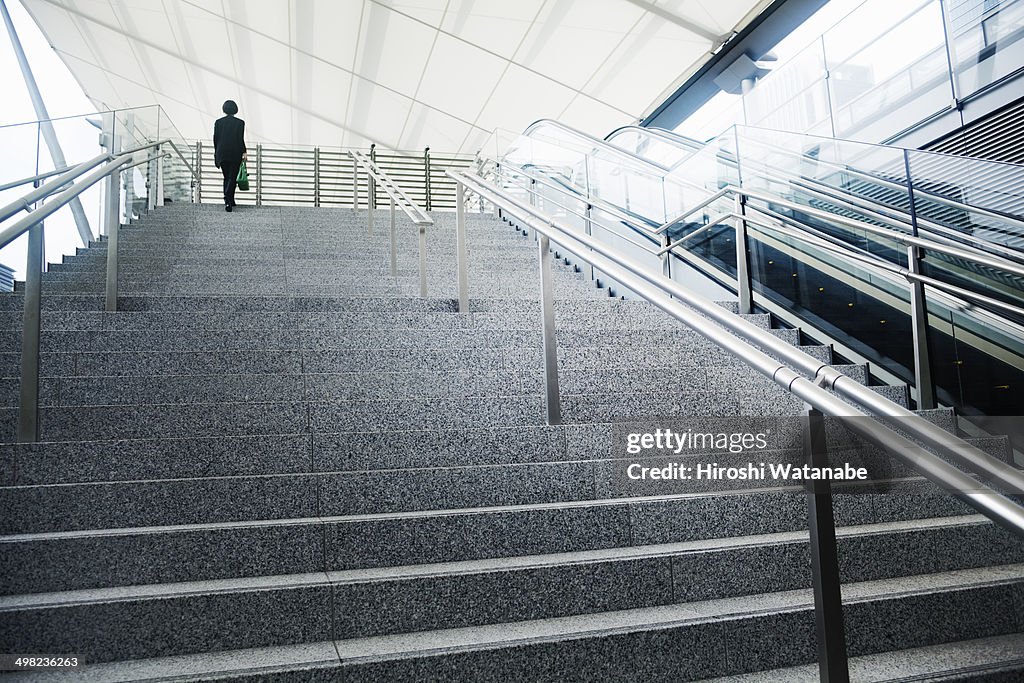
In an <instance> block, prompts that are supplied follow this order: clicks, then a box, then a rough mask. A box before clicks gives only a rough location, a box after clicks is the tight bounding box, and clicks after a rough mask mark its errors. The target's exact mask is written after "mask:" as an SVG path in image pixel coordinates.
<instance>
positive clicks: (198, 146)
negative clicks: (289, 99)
mask: <svg viewBox="0 0 1024 683" xmlns="http://www.w3.org/2000/svg"><path fill="white" fill-rule="evenodd" d="M191 151H192V159H193V163H194V164H195V166H196V167H197V168H198V169H199V170H200V175H201V183H200V191H199V201H200V202H203V203H212V202H217V203H219V202H220V201H221V195H220V187H221V182H222V179H221V176H220V172H219V171H218V170H217V169H216V168H215V167H214V165H213V148H212V146H211V145H210V144H209V143H206V142H196V143H193V145H192V150H191ZM351 151H358V150H353V149H351V148H342V147H319V146H318V147H311V148H295V147H283V146H277V145H270V144H263V143H261V144H257V145H253V146H250V148H249V153H248V161H247V170H248V173H249V180H250V188H251V189H250V191H249V192H248V193H239V194H238V196H237V199H238V200H239V202H240V203H242V204H255V205H257V206H260V205H263V204H268V205H283V206H324V207H329V206H334V207H339V206H353V205H357V206H366V205H367V204H368V203H369V201H370V197H369V194H370V187H369V185H368V184H367V182H366V178H365V176H364V177H363V178H362V179H361V180H360V181H359V182H356V183H353V179H354V178H355V176H357V175H358V173H357V171H356V166H355V165H354V163H353V161H352V158H351V156H350V154H349V153H350V152H351ZM373 161H374V163H376V164H377V166H378V167H379V168H380V169H381V171H382V172H384V173H386V174H387V175H388V176H389V177H391V178H392V179H393V180H394V181H395V183H396V184H398V185H399V186H401V187H402V189H403V191H404V192H405V193H406V194H407V195H408V196H409V198H411V199H412V200H414V201H415V202H416V203H418V204H419V205H420V206H423V207H424V208H425V209H426V210H427V211H434V210H452V209H454V208H455V185H454V183H453V182H452V181H451V179H450V178H448V177H447V176H446V175H445V173H446V172H447V171H448V170H449V169H468V168H471V167H472V166H473V164H474V162H475V157H474V156H472V155H462V154H432V153H429V152H428V151H424V152H418V153H416V152H400V151H394V150H382V149H379V148H376V149H374V152H373Z"/></svg>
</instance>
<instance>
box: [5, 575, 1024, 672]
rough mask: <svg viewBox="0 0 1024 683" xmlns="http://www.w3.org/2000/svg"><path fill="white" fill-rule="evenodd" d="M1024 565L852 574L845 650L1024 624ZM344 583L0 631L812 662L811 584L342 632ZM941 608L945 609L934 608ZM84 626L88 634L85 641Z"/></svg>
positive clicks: (403, 655) (138, 600)
mask: <svg viewBox="0 0 1024 683" xmlns="http://www.w3.org/2000/svg"><path fill="white" fill-rule="evenodd" d="M1021 571H1022V568H1021V567H1020V565H1009V566H1007V567H1005V568H1003V569H1001V570H999V571H996V570H962V571H957V572H944V573H936V574H932V575H929V576H928V577H911V578H896V579H883V580H878V581H865V582H861V583H857V584H851V585H850V586H849V587H848V588H849V590H848V597H847V607H846V609H847V612H848V613H849V616H848V620H849V622H850V624H849V627H848V633H849V640H850V646H849V649H850V653H851V654H852V655H854V656H856V655H863V654H870V653H874V652H880V651H886V650H892V649H894V648H895V649H900V648H906V647H914V646H919V645H922V644H926V643H932V642H935V641H936V640H943V639H947V640H948V639H950V634H956V635H955V637H956V638H959V639H972V638H981V637H991V636H996V635H1006V634H1011V633H1016V632H1018V631H1019V625H1018V624H1017V620H1016V619H1015V618H1014V617H1013V615H1006V616H1004V617H1002V618H994V615H995V614H999V613H1000V610H1001V608H1002V607H1003V606H1005V605H1006V604H1013V603H1014V602H1016V603H1019V601H1020V593H1021V589H1022V586H1024V580H1022V579H1021V573H1020V572H1021ZM338 593H339V590H338V588H337V585H336V584H334V583H333V582H332V580H331V577H330V576H322V575H314V576H308V575H292V576H286V577H273V578H270V577H268V578H266V579H260V580H250V581H246V582H239V581H231V582H216V581H214V582H192V583H188V584H181V585H177V586H159V587H154V588H143V587H139V588H135V589H130V590H125V589H122V590H120V591H117V592H116V593H115V592H114V591H104V590H95V591H87V592H84V593H83V594H79V595H74V596H63V595H57V596H52V597H46V596H41V598H37V599H36V600H31V599H20V600H15V599H10V600H9V601H5V603H7V604H8V605H10V607H9V608H7V609H5V610H4V611H5V612H6V614H5V615H4V616H5V619H4V620H3V626H0V628H2V629H3V631H2V632H3V635H4V640H5V642H8V643H11V644H12V646H13V649H17V650H18V651H32V652H34V651H40V652H65V651H66V652H70V651H72V650H76V651H77V652H78V653H80V656H82V657H83V659H85V660H86V661H90V662H104V661H112V660H132V659H144V658H150V657H159V656H170V655H179V654H190V653H196V652H211V651H213V652H215V651H224V650H231V649H242V648H253V647H269V646H274V645H290V644H296V643H318V642H325V641H329V640H334V641H335V646H336V648H337V650H336V652H337V653H338V654H339V655H340V659H341V662H342V666H343V667H345V668H346V670H345V673H346V674H347V675H352V676H354V677H359V678H363V677H365V676H367V675H370V674H371V672H373V671H375V670H380V666H381V665H382V664H386V666H387V671H388V675H389V678H391V679H392V680H395V679H405V678H416V679H418V680H451V679H460V680H461V679H465V678H466V677H467V676H469V677H472V675H473V674H476V675H479V674H480V672H481V670H482V668H481V667H483V666H487V667H494V670H495V671H502V672H503V675H504V676H505V677H508V678H513V679H523V680H527V679H528V680H548V679H553V678H552V676H553V675H554V674H556V672H559V673H560V674H561V672H564V671H565V670H570V671H572V672H573V674H574V676H575V677H576V678H578V679H579V680H597V679H600V678H603V677H610V678H613V679H620V678H624V677H626V676H628V675H636V674H637V673H638V672H643V673H644V678H645V680H669V679H672V680H680V679H683V680H695V679H698V678H703V677H708V676H713V675H722V674H727V673H742V672H748V671H758V670H761V669H766V668H778V667H781V666H791V665H796V664H805V663H808V662H811V661H813V659H814V649H813V645H812V643H811V638H810V636H811V634H813V631H814V616H813V614H814V611H813V601H812V598H811V594H810V591H808V590H795V591H782V592H776V593H770V594H764V595H760V596H758V599H757V601H756V603H755V604H751V601H750V600H749V599H745V598H724V599H719V600H703V601H694V602H687V603H683V604H678V605H664V606H658V607H653V608H646V609H632V610H616V611H607V612H601V613H597V614H582V615H576V616H571V617H561V618H549V619H533V620H529V621H521V622H516V625H515V627H514V628H510V627H509V626H506V625H504V624H487V625H482V626H474V627H465V628H458V629H445V630H432V631H424V632H422V633H418V634H417V633H409V634H398V635H391V636H377V637H367V638H358V637H352V636H351V635H350V634H348V633H346V632H345V630H344V629H345V621H344V619H345V613H344V612H343V611H341V610H337V609H335V606H336V604H337V603H338V602H339V600H338ZM46 600H49V602H45V601H46ZM14 605H17V606H18V607H17V608H16V609H15V608H14ZM940 612H941V613H942V615H943V618H942V619H935V618H933V616H934V615H935V614H936V613H940ZM1002 613H1003V614H1005V610H1004V611H1003V612H1002ZM227 624H232V625H236V626H234V627H232V628H226V625H227ZM237 624H245V628H239V627H237ZM182 625H187V627H184V628H183V627H182ZM82 632H87V633H89V634H90V637H89V639H88V640H87V641H84V642H83V640H82V639H81V636H80V635H78V634H80V633H82ZM736 642H744V643H746V644H748V647H745V648H736V647H734V644H735V643H736ZM667 643H672V644H673V645H674V646H673V647H667V646H666V645H667ZM75 645H77V646H78V647H77V648H75V647H74V646H75ZM755 645H756V646H755ZM558 680H565V678H564V674H561V675H559V676H558Z"/></svg>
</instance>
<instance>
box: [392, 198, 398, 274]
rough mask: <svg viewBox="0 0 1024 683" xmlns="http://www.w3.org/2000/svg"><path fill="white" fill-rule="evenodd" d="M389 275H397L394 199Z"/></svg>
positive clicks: (393, 203) (393, 204) (393, 205)
mask: <svg viewBox="0 0 1024 683" xmlns="http://www.w3.org/2000/svg"><path fill="white" fill-rule="evenodd" d="M391 274H392V275H398V233H397V232H396V231H395V198H394V197H392V198H391Z"/></svg>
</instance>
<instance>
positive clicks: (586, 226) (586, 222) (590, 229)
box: [583, 203, 597, 282]
mask: <svg viewBox="0 0 1024 683" xmlns="http://www.w3.org/2000/svg"><path fill="white" fill-rule="evenodd" d="M593 212H594V205H593V204H590V203H588V204H587V208H586V209H585V210H584V218H583V232H584V233H586V235H587V237H590V236H592V235H593V234H594V225H593V222H592V220H591V217H592V216H593ZM587 270H588V271H589V273H590V280H591V282H593V281H594V280H596V279H597V272H596V271H595V270H594V264H592V263H588V264H587Z"/></svg>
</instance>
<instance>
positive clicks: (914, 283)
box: [907, 245, 938, 410]
mask: <svg viewBox="0 0 1024 683" xmlns="http://www.w3.org/2000/svg"><path fill="white" fill-rule="evenodd" d="M907 270H909V271H910V274H911V275H920V274H921V250H920V249H919V248H918V247H915V246H913V245H910V246H908V247H907ZM908 280H909V284H910V329H911V337H912V340H913V341H912V344H913V347H914V384H915V385H916V386H917V408H918V410H930V409H932V408H935V407H936V406H937V404H938V402H937V399H936V394H935V380H934V378H933V377H932V362H931V354H930V352H929V346H928V303H927V301H926V299H925V293H924V282H922V281H921V280H915V279H912V278H909V279H908Z"/></svg>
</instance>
